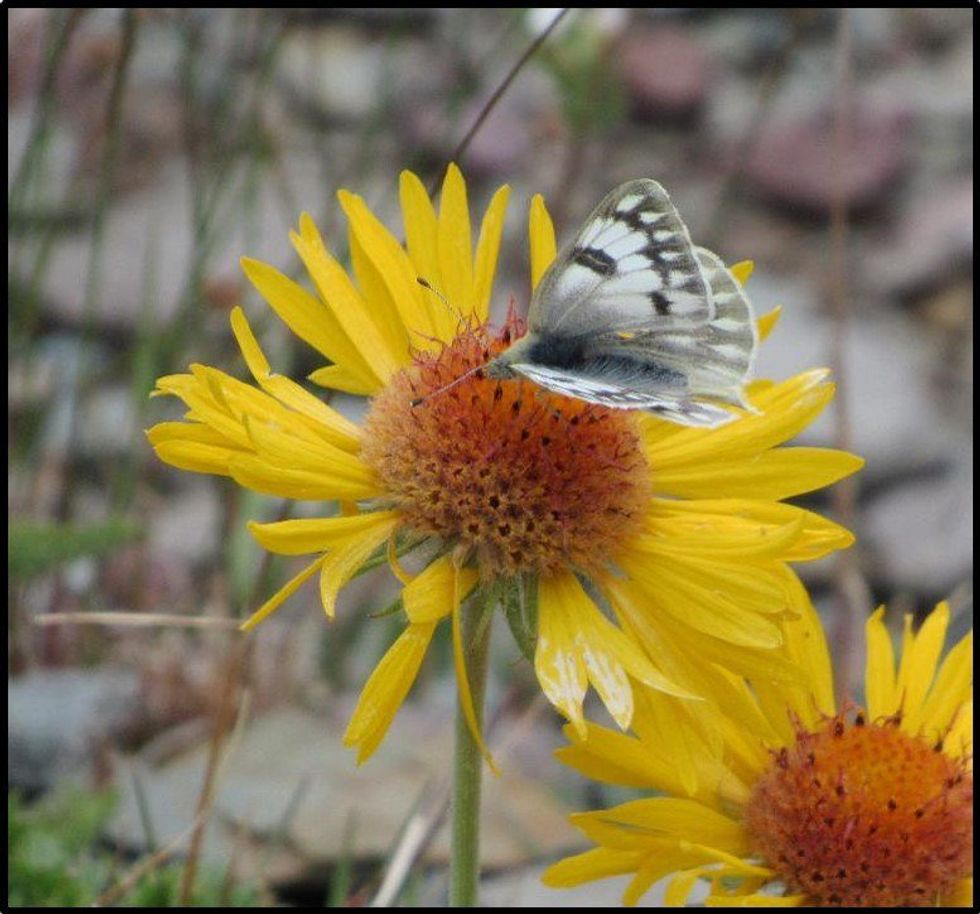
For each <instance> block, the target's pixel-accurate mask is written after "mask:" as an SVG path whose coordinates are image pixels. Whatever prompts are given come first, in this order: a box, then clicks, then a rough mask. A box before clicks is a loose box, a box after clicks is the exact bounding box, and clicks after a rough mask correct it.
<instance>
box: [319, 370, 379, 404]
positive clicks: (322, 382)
mask: <svg viewBox="0 0 980 914" xmlns="http://www.w3.org/2000/svg"><path fill="white" fill-rule="evenodd" d="M306 377H307V379H308V380H310V381H312V382H313V383H314V384H316V385H318V386H319V387H329V388H331V389H332V390H339V391H341V392H343V393H345V394H354V395H355V396H358V397H370V396H371V395H372V394H375V393H377V387H376V385H375V384H373V383H368V382H366V381H364V380H362V379H361V378H360V377H358V376H357V375H353V374H351V373H350V372H349V371H348V370H347V369H346V368H344V367H343V366H342V365H327V366H326V367H325V368H317V369H316V370H315V371H311V372H310V373H309V374H308V375H307V376H306Z"/></svg>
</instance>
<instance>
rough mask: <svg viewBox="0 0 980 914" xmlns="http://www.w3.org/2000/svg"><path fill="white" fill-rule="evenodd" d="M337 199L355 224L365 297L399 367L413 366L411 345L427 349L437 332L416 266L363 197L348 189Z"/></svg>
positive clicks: (353, 246)
mask: <svg viewBox="0 0 980 914" xmlns="http://www.w3.org/2000/svg"><path fill="white" fill-rule="evenodd" d="M337 197H338V199H339V200H340V205H341V207H342V208H343V210H344V212H345V213H346V214H347V219H348V220H349V223H350V233H349V240H350V252H351V263H352V265H353V267H354V272H355V274H356V275H357V282H358V285H359V286H360V289H361V294H362V295H363V296H364V298H365V300H366V303H367V306H368V308H369V309H370V313H372V314H374V315H376V317H375V320H376V322H377V324H378V326H379V327H380V328H381V330H382V331H383V332H384V333H385V336H386V338H387V339H388V341H389V343H390V344H391V347H392V351H393V352H394V353H395V357H396V358H397V359H398V362H399V364H402V365H405V364H408V362H409V360H410V354H409V347H410V346H423V345H424V344H425V343H426V340H425V338H426V337H434V336H435V333H436V329H435V327H434V325H433V323H432V319H431V318H432V316H431V314H430V311H429V306H428V304H427V302H426V300H425V298H424V297H423V295H422V287H421V286H420V285H419V284H418V277H417V275H416V274H415V270H414V268H413V266H412V262H411V260H410V259H409V257H408V254H406V253H405V251H404V250H402V247H401V245H400V244H399V243H398V242H397V241H396V240H395V238H394V237H393V236H392V234H391V233H390V232H389V231H388V229H386V228H385V227H384V226H383V225H382V224H381V222H380V221H379V220H378V219H377V217H376V216H375V215H374V214H373V213H372V212H371V211H370V210H369V209H368V207H367V204H366V203H365V202H364V201H363V200H362V199H361V198H360V197H358V196H356V195H354V194H351V193H348V192H347V191H344V190H342V191H339V192H338V194H337Z"/></svg>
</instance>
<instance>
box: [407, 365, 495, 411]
mask: <svg viewBox="0 0 980 914" xmlns="http://www.w3.org/2000/svg"><path fill="white" fill-rule="evenodd" d="M485 367H486V366H485V365H475V366H474V367H473V368H471V369H470V370H469V371H466V372H464V373H463V374H461V375H460V376H459V377H458V378H456V379H455V380H454V381H450V382H449V383H448V384H443V385H442V387H438V388H436V389H435V390H433V391H430V392H429V393H427V394H425V395H424V396H422V397H416V398H415V399H414V400H412V406H418V405H419V404H420V403H424V402H425V401H426V400H428V399H429V397H434V396H435V395H436V394H441V393H445V392H446V391H447V390H451V389H452V388H454V387H455V386H456V385H457V384H459V383H460V382H462V381H465V380H466V379H467V378H468V377H469V376H470V375H474V374H476V373H477V372H478V371H479V370H480V369H481V368H485Z"/></svg>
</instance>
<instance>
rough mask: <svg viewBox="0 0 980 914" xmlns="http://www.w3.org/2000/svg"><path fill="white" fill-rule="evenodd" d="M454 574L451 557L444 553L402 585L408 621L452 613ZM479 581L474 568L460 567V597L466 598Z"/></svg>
mask: <svg viewBox="0 0 980 914" xmlns="http://www.w3.org/2000/svg"><path fill="white" fill-rule="evenodd" d="M455 575H456V568H455V566H454V565H453V562H452V559H451V558H450V556H448V555H444V556H441V557H440V558H437V559H436V560H435V561H434V562H433V563H432V564H431V565H429V567H428V568H426V569H425V571H423V572H421V573H420V574H417V575H416V576H415V577H414V578H412V580H411V582H410V583H408V584H407V585H405V587H404V589H403V590H402V604H403V605H404V607H405V613H406V614H407V615H408V619H409V621H410V622H438V621H439V620H440V619H444V618H445V617H446V616H448V615H449V614H450V613H451V612H452V610H453V599H454V592H453V588H454V587H455V586H456V582H455ZM478 580H479V574H478V573H477V572H476V570H475V569H472V568H460V569H459V598H460V600H465V599H466V597H467V596H468V595H469V593H470V591H471V590H472V589H473V588H474V587H475V586H476V582H477V581H478Z"/></svg>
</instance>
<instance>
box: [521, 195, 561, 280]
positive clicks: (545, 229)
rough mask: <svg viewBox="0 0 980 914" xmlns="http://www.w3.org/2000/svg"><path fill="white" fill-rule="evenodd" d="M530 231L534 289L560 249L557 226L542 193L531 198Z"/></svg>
mask: <svg viewBox="0 0 980 914" xmlns="http://www.w3.org/2000/svg"><path fill="white" fill-rule="evenodd" d="M528 233H529V235H530V242H531V289H532V290H534V289H536V288H537V287H538V283H539V282H541V277H542V276H544V274H545V271H546V270H547V269H548V267H550V266H551V264H552V261H554V259H555V255H556V253H557V250H558V248H557V245H556V244H555V227H554V226H553V225H552V224H551V216H549V215H548V210H547V209H546V208H545V205H544V197H542V196H541V194H535V195H534V196H533V197H532V198H531V212H530V216H529V227H528Z"/></svg>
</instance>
